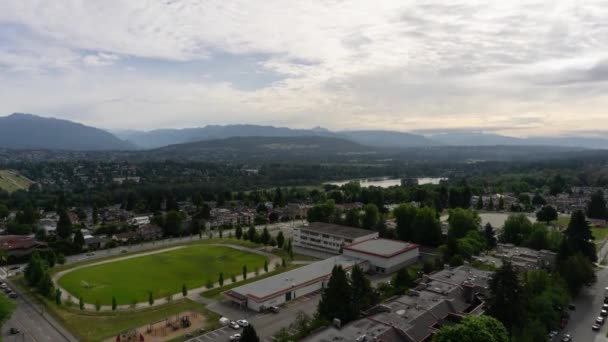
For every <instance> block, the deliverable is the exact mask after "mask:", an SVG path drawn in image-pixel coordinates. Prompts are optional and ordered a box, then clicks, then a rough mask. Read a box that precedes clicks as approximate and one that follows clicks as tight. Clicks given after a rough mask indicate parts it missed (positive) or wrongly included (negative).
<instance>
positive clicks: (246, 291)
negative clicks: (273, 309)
mask: <svg viewBox="0 0 608 342" xmlns="http://www.w3.org/2000/svg"><path fill="white" fill-rule="evenodd" d="M361 262H362V261H361V260H359V259H355V258H349V257H346V256H343V255H338V256H335V257H332V258H329V259H325V260H322V261H318V262H315V263H312V264H309V265H306V266H302V267H300V268H296V269H295V270H291V271H289V272H285V273H281V274H277V275H275V276H272V277H268V278H265V279H261V280H258V281H256V282H253V283H249V284H245V285H243V286H239V287H236V288H234V289H232V290H228V291H226V292H224V293H225V294H226V295H227V296H237V297H248V298H251V299H253V300H256V301H262V300H265V299H266V298H267V297H273V296H275V295H279V294H281V293H283V292H285V291H287V290H289V289H292V288H294V287H298V286H301V285H306V284H309V283H313V282H316V281H318V280H319V279H320V278H324V277H329V276H330V275H331V271H332V269H333V268H334V266H335V265H341V266H342V267H343V268H345V269H346V268H351V267H353V266H354V265H356V264H359V263H361Z"/></svg>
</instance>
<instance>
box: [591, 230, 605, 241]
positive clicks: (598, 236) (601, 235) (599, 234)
mask: <svg viewBox="0 0 608 342" xmlns="http://www.w3.org/2000/svg"><path fill="white" fill-rule="evenodd" d="M591 232H592V233H593V237H594V238H595V242H596V243H601V242H602V241H604V239H605V238H607V237H608V228H606V227H605V228H591Z"/></svg>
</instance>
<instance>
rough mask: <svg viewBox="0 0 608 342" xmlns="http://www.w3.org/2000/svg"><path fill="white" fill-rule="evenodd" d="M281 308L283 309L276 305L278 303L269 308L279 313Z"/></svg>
mask: <svg viewBox="0 0 608 342" xmlns="http://www.w3.org/2000/svg"><path fill="white" fill-rule="evenodd" d="M280 310H281V309H279V307H278V306H276V305H273V306H271V307H269V308H268V311H270V312H272V313H279V311H280Z"/></svg>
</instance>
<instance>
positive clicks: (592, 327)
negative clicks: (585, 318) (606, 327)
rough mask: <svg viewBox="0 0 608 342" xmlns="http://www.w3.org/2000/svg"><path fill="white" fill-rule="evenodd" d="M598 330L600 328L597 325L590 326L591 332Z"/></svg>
mask: <svg viewBox="0 0 608 342" xmlns="http://www.w3.org/2000/svg"><path fill="white" fill-rule="evenodd" d="M600 328H601V327H600V326H599V325H597V324H594V325H592V326H591V330H593V331H600Z"/></svg>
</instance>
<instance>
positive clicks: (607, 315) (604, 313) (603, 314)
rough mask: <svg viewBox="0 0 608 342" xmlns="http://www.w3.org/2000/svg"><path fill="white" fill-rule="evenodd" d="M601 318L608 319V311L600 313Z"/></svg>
mask: <svg viewBox="0 0 608 342" xmlns="http://www.w3.org/2000/svg"><path fill="white" fill-rule="evenodd" d="M600 316H602V317H608V311H607V310H602V311H600Z"/></svg>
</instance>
